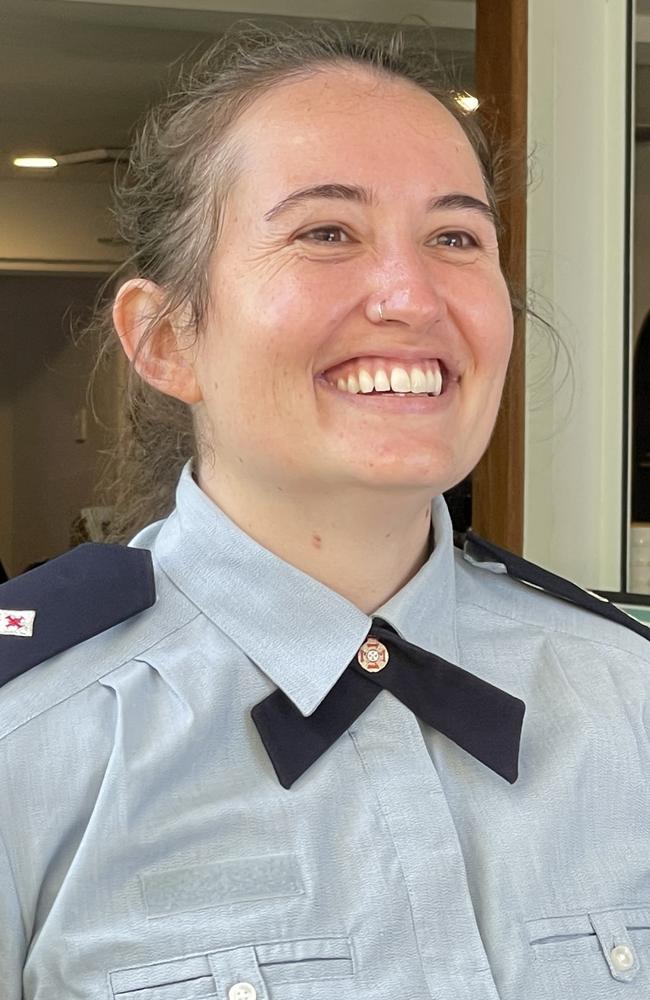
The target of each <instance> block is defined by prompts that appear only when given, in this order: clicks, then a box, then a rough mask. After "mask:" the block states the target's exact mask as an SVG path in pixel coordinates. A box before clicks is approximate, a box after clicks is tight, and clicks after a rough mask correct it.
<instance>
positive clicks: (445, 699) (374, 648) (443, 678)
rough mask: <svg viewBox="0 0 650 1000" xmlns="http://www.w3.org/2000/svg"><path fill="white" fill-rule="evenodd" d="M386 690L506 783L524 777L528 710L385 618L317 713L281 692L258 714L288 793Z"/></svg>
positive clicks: (374, 626) (261, 731) (259, 706)
mask: <svg viewBox="0 0 650 1000" xmlns="http://www.w3.org/2000/svg"><path fill="white" fill-rule="evenodd" d="M382 688H385V689H386V690H387V691H390V692H391V694H393V695H394V696H395V697H396V698H398V699H399V701H401V702H402V703H403V704H404V705H406V707H407V708H410V709H411V711H412V712H414V713H415V715H417V716H418V718H420V719H421V720H422V721H423V722H425V723H426V724H427V725H429V726H432V727H433V728H434V729H436V730H438V732H440V733H443V734H444V735H445V736H447V737H448V738H449V739H450V740H453V741H454V743H456V744H457V745H458V746H459V747H462V748H463V750H466V751H467V752H468V753H470V754H471V755H472V756H473V757H475V758H476V759H477V760H480V761H481V762H482V763H483V764H485V765H486V766H487V767H489V768H491V769H492V770H493V771H495V772H496V773H497V774H500V775H501V776H502V777H503V778H505V779H506V780H507V781H509V782H511V783H513V782H515V781H516V780H517V773H518V758H519V742H520V737H521V727H522V722H523V717H524V712H525V710H526V706H525V705H524V703H523V701H521V700H520V699H519V698H515V697H514V696H513V695H511V694H508V693H507V692H506V691H502V690H501V689H500V688H497V687H494V686H493V685H492V684H489V683H488V682H487V681H484V680H481V678H480V677H476V676H475V675H474V674H471V673H468V671H466V670H463V669H462V668H461V667H458V666H456V665H455V664H453V663H449V662H448V661H447V660H443V659H442V657H440V656H435V655H434V654H433V653H429V652H427V651H426V650H424V649H422V648H421V647H420V646H415V645H413V644H412V643H410V642H406V640H405V639H402V638H400V636H398V635H397V633H396V632H395V630H394V629H393V628H392V627H391V626H390V625H388V624H387V623H386V622H385V621H383V620H382V619H381V618H376V619H374V621H373V624H372V628H371V629H370V632H369V634H368V638H367V639H366V641H365V642H364V643H363V645H362V646H361V647H360V650H359V652H358V653H357V655H355V657H354V658H353V659H352V661H351V663H350V664H349V665H348V667H347V668H346V670H345V671H344V673H343V674H342V675H341V677H340V678H339V680H338V681H337V682H336V684H335V685H334V687H333V688H332V690H331V691H330V692H329V694H328V695H326V697H325V698H324V699H323V701H322V702H321V704H320V705H319V706H318V708H317V709H316V711H315V712H313V713H312V715H309V716H303V715H302V714H301V713H300V712H299V711H298V709H297V708H296V707H295V705H294V704H293V702H291V701H290V700H289V699H288V698H287V696H286V695H285V694H284V693H283V692H282V691H280V690H277V691H274V692H273V694H270V695H269V696H268V697H267V698H264V700H263V701H260V702H259V703H258V704H257V705H255V706H254V708H253V709H252V712H251V715H252V717H253V721H254V723H255V725H256V726H257V730H258V732H259V734H260V736H261V738H262V742H263V743H264V746H265V748H266V751H267V753H268V755H269V757H270V758H271V762H272V764H273V767H274V768H275V772H276V774H277V776H278V779H279V781H280V784H281V785H282V786H283V788H290V787H291V785H292V784H293V783H294V781H296V780H297V779H298V778H299V777H300V776H301V775H302V774H304V772H305V771H306V770H307V769H308V768H309V767H311V765H312V764H313V763H315V761H317V760H318V758H319V757H320V756H321V755H322V754H324V753H325V751H326V750H328V749H329V748H330V747H331V746H332V744H333V743H334V742H335V741H336V740H337V739H338V738H339V737H340V736H342V735H343V733H344V732H345V731H346V729H348V728H349V727H350V726H351V725H352V723H353V722H354V721H355V719H357V718H358V717H359V716H360V715H361V713H362V712H364V711H365V709H366V708H367V707H368V706H369V705H370V704H371V702H373V701H374V700H375V698H376V697H377V695H378V694H379V692H380V691H381V690H382Z"/></svg>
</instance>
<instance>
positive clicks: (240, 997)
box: [228, 983, 257, 1000]
mask: <svg viewBox="0 0 650 1000" xmlns="http://www.w3.org/2000/svg"><path fill="white" fill-rule="evenodd" d="M256 996H257V990H256V989H255V987H254V986H251V984H250V983H235V985H234V986H231V987H230V989H229V990H228V1000H255V997H256Z"/></svg>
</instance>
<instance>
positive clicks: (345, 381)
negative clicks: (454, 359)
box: [336, 361, 443, 396]
mask: <svg viewBox="0 0 650 1000" xmlns="http://www.w3.org/2000/svg"><path fill="white" fill-rule="evenodd" d="M432 369H433V370H432ZM442 387H443V383H442V372H441V371H440V364H439V362H438V361H427V362H426V363H425V365H424V366H422V367H420V365H413V366H412V367H411V371H410V374H409V372H408V371H407V370H406V368H402V367H399V366H395V367H394V368H392V369H391V371H390V377H389V376H388V374H387V372H386V369H385V368H378V369H377V371H376V372H375V376H374V378H373V376H372V375H371V374H370V372H369V371H368V369H367V368H360V369H359V371H358V372H357V374H354V373H352V374H350V375H348V377H347V378H343V377H340V378H338V379H337V380H336V388H337V389H338V390H339V391H340V392H351V393H354V394H356V393H359V392H361V393H365V394H369V393H372V392H373V391H375V392H390V391H392V392H396V393H413V394H416V395H424V394H425V393H428V394H429V395H431V396H439V395H440V393H441V392H442Z"/></svg>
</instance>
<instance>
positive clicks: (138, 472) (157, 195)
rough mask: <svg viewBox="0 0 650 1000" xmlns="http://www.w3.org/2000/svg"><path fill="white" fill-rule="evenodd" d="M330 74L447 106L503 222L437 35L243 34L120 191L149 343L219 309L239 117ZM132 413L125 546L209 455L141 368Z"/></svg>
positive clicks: (212, 58)
mask: <svg viewBox="0 0 650 1000" xmlns="http://www.w3.org/2000/svg"><path fill="white" fill-rule="evenodd" d="M327 67H339V68H346V67H348V68H349V67H360V68H362V69H364V70H366V71H367V72H368V73H372V74H375V75H377V76H378V77H380V78H392V79H396V80H404V81H409V82H411V83H412V84H415V85H416V86H418V87H420V88H422V89H423V90H425V91H426V92H427V93H429V94H431V95H432V96H433V97H435V98H437V100H438V101H440V103H441V104H442V105H443V106H444V107H445V108H447V109H448V110H449V112H450V113H451V114H452V115H453V116H454V118H455V119H456V120H457V121H458V122H459V123H460V125H461V127H462V129H463V131H464V133H465V135H466V136H467V138H468V140H469V142H470V144H471V146H472V148H473V150H474V152H475V154H476V157H477V159H478V162H479V164H480V167H481V171H482V174H483V180H484V183H485V189H486V195H487V198H488V201H489V203H490V206H491V208H492V209H493V211H494V213H495V217H496V218H497V219H499V203H500V201H501V200H502V198H503V196H504V195H505V193H506V191H507V177H506V173H505V168H504V156H503V150H500V149H499V147H498V145H497V144H496V143H495V142H494V139H493V137H492V134H491V130H490V129H489V128H488V127H486V123H485V122H483V121H482V120H481V118H480V112H479V113H476V112H473V113H467V112H465V111H463V109H462V107H461V106H460V105H459V103H458V101H457V100H456V98H457V94H458V86H457V85H456V82H455V81H454V80H453V79H452V77H451V75H450V73H449V70H448V69H445V68H443V66H442V65H441V63H440V60H439V59H438V57H437V55H436V51H435V45H434V39H433V36H432V33H431V32H430V31H426V32H423V31H418V32H414V31H410V30H409V31H407V32H404V31H399V32H391V33H388V32H387V31H386V30H385V29H384V30H382V29H380V28H376V27H375V28H372V29H369V28H368V27H366V26H363V27H356V28H355V27H351V26H349V25H343V26H333V25H331V24H312V25H310V27H309V28H308V29H297V28H295V27H286V26H283V27H282V28H281V29H280V30H269V29H267V28H260V27H258V26H255V25H251V24H244V25H237V26H236V27H235V29H234V30H230V31H229V32H227V33H226V34H225V35H224V36H223V37H222V38H220V39H219V40H218V41H217V42H216V44H213V45H212V46H211V47H210V48H209V49H208V50H207V51H206V52H205V53H204V54H203V55H202V57H201V58H199V59H198V61H196V62H195V63H194V65H193V66H191V67H190V69H189V70H181V73H180V75H179V77H178V80H177V82H176V85H175V86H174V87H173V89H172V90H171V91H170V93H169V95H168V96H167V98H166V100H165V101H164V102H163V103H162V104H160V105H159V106H157V107H155V108H153V109H152V110H150V111H149V112H148V114H147V116H146V118H145V119H144V121H143V123H142V125H141V127H140V128H139V130H138V132H137V135H136V138H135V141H134V143H133V147H132V150H131V155H130V158H129V162H128V166H127V169H126V172H125V174H124V177H123V178H122V179H121V181H119V182H118V183H117V186H116V191H115V214H116V218H117V224H118V231H119V233H120V235H121V237H122V238H123V239H124V240H125V242H126V243H127V245H128V246H129V248H130V254H129V256H128V259H127V261H126V262H125V264H124V265H122V267H121V268H120V272H118V276H119V274H121V275H122V276H124V275H128V276H131V275H133V274H136V275H138V276H140V277H143V278H146V279H150V280H151V281H153V282H155V283H156V284H157V285H158V286H160V288H161V289H162V291H163V294H164V304H163V305H162V306H161V309H160V310H159V312H158V313H157V315H155V316H152V317H151V322H150V324H149V327H148V330H147V332H146V333H145V334H144V337H143V342H144V339H145V338H146V337H147V336H148V335H150V334H151V332H152V331H153V330H154V329H155V327H156V326H157V325H158V324H159V323H160V321H161V320H162V319H164V318H165V317H166V316H169V315H171V314H172V313H174V314H175V315H180V314H182V315H184V316H187V317H188V320H187V322H188V324H189V326H190V327H191V328H192V330H193V331H194V332H195V334H196V335H197V336H198V335H200V331H201V328H202V323H203V321H204V318H205V314H206V308H207V305H208V263H209V259H210V256H211V254H212V252H213V250H214V247H215V245H216V244H217V242H218V239H219V231H220V225H221V220H222V216H223V211H224V206H225V202H226V199H227V196H228V192H229V190H230V187H231V185H232V183H233V180H234V179H235V177H236V157H235V156H234V146H233V142H232V141H231V140H232V137H233V126H234V125H235V124H236V123H237V121H238V119H239V117H240V116H241V115H242V113H243V112H244V111H245V110H246V109H247V108H249V107H250V106H251V105H252V104H253V103H254V102H255V100H256V99H257V98H258V97H260V96H261V95H262V94H264V93H265V92H267V91H269V90H270V89H272V88H274V87H276V86H278V85H280V84H282V83H283V82H287V81H290V80H291V79H299V78H304V77H306V76H309V75H312V74H314V73H317V72H319V71H322V70H323V69H324V68H327ZM505 277H506V281H508V275H507V274H506V275H505ZM511 301H512V304H513V310H514V311H515V313H517V312H518V311H521V309H522V308H523V307H522V304H521V303H519V302H517V301H515V300H514V298H513V295H512V290H511ZM90 328H91V330H92V331H94V332H97V333H99V336H100V338H101V340H102V349H101V351H100V358H99V361H98V365H99V364H100V363H101V362H102V360H103V359H105V358H106V356H107V354H109V353H110V352H111V351H112V350H114V349H115V344H116V340H117V338H116V337H115V331H114V330H113V326H112V321H111V303H110V302H105V303H104V305H103V306H101V307H98V309H97V312H96V315H95V318H94V320H93V322H92V323H91V327H90ZM96 370H97V369H96ZM124 410H125V412H124V415H123V419H122V421H121V423H122V426H121V430H120V433H119V441H118V442H117V444H116V446H115V448H114V449H113V451H112V453H111V459H110V462H109V465H108V471H107V474H106V475H105V476H104V480H103V486H104V488H105V489H107V490H108V491H109V492H110V499H111V500H112V502H113V505H114V509H115V512H116V516H115V519H114V522H113V527H112V537H114V538H120V539H123V538H125V537H128V536H129V535H130V534H132V532H133V531H134V530H136V529H138V528H139V527H141V526H142V525H144V524H146V523H148V522H150V521H152V520H156V519H158V518H160V517H163V516H165V515H166V514H167V513H168V512H169V510H170V509H171V507H172V505H173V490H174V485H175V483H176V480H177V478H178V474H179V472H180V468H181V466H182V465H183V464H184V463H185V462H186V461H187V459H188V458H190V457H195V458H196V457H197V451H198V450H199V447H197V440H196V435H195V431H194V427H193V423H192V415H191V412H190V409H189V407H188V406H186V405H185V404H184V403H181V402H180V401H178V400H176V399H173V398H171V397H169V396H165V395H163V394H162V393H160V392H157V391H156V390H154V389H152V388H150V387H149V386H148V385H147V384H146V382H145V381H144V380H143V379H141V378H140V377H139V376H138V375H137V373H136V372H135V368H134V365H133V364H132V365H131V366H130V369H129V376H128V379H127V384H126V387H125V391H124ZM199 446H200V443H199Z"/></svg>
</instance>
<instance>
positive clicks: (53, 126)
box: [0, 0, 474, 183]
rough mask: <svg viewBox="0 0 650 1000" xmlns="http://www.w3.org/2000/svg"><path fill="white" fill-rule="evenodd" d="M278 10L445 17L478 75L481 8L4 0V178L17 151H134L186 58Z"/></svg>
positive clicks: (75, 170)
mask: <svg viewBox="0 0 650 1000" xmlns="http://www.w3.org/2000/svg"><path fill="white" fill-rule="evenodd" d="M182 7H184V8H186V9H179V8H182ZM209 7H212V8H215V7H221V8H222V9H221V10H214V9H212V10H210V9H205V8H209ZM187 8H192V9H187ZM196 8H199V9H196ZM200 8H204V9H200ZM269 8H272V9H273V10H281V11H282V14H283V17H282V20H283V21H284V22H287V21H293V20H294V19H295V15H296V13H303V14H308V15H311V16H312V17H313V16H321V17H322V16H323V14H324V12H327V13H328V15H329V16H330V17H331V18H333V19H335V18H336V15H337V11H338V12H339V15H340V16H341V17H343V16H344V14H345V12H350V11H356V12H359V13H360V14H361V15H362V17H363V19H365V18H367V17H368V15H369V14H371V13H375V15H376V14H377V13H380V14H381V13H383V14H384V15H386V14H387V13H388V12H391V13H392V16H391V17H390V20H392V21H393V22H395V23H397V22H400V21H402V20H403V19H406V22H407V23H409V22H410V23H411V24H413V23H414V20H417V19H414V18H413V17H408V14H409V12H413V11H415V12H416V13H420V15H421V13H422V12H423V11H424V10H427V11H428V12H429V13H431V11H434V12H435V11H438V12H439V14H440V22H441V23H442V24H443V25H444V27H442V28H441V29H440V30H439V31H437V32H436V35H437V38H438V44H439V47H440V49H441V51H448V52H454V54H455V56H454V58H455V62H456V63H457V64H461V65H462V63H463V62H464V63H467V65H468V69H469V70H470V75H471V68H472V65H473V30H472V25H473V12H474V4H473V3H472V2H471V0H444V2H442V0H272V2H269V0H155V2H154V0H141V2H140V4H137V5H136V4H135V3H134V2H133V0H113V2H112V3H98V2H95V0H0V18H1V22H2V28H1V30H0V88H1V90H2V94H3V100H2V108H1V110H0V178H2V177H5V178H7V177H12V176H17V174H18V170H17V168H15V167H13V165H12V163H11V158H12V156H13V155H15V154H16V153H29V152H31V153H38V152H40V153H50V154H54V153H57V152H58V153H66V152H74V151H78V150H85V149H92V148H97V147H103V148H106V147H114V148H121V147H124V146H125V145H127V144H128V140H129V135H130V133H131V131H132V128H133V125H134V123H135V122H136V121H137V120H138V119H139V118H140V117H141V115H142V113H143V111H144V109H145V108H146V107H147V106H148V105H149V104H150V103H152V102H153V101H155V100H156V98H157V97H159V96H160V95H161V93H162V92H163V90H164V88H165V83H166V81H167V80H168V79H169V76H170V73H172V74H173V72H174V67H175V66H177V64H178V62H179V61H180V60H181V59H182V57H183V56H187V55H188V54H191V53H192V51H193V50H195V49H196V48H197V47H200V46H203V45H205V44H207V43H208V42H209V41H210V40H211V39H213V38H214V37H215V36H216V35H218V34H220V33H221V32H223V30H224V29H225V28H226V27H227V26H228V25H229V24H231V23H232V22H233V21H236V20H241V19H242V17H245V11H249V12H251V11H252V12H253V16H251V19H254V20H255V21H256V22H258V23H264V22H265V21H268V20H269V15H268V14H267V15H263V14H260V13H259V11H260V10H266V11H268V10H269ZM348 16H349V13H348ZM373 19H375V20H376V19H377V17H375V18H373ZM387 19H388V18H387ZM112 169H113V168H112V166H110V165H108V166H68V167H60V168H59V169H58V170H56V171H38V172H34V173H30V177H33V178H34V180H35V181H38V182H41V183H56V182H57V181H63V180H67V181H69V180H70V179H74V180H98V179H100V178H102V177H104V176H105V177H109V176H110V175H111V173H112ZM20 175H21V176H23V177H24V176H25V174H24V171H21V172H20Z"/></svg>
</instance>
